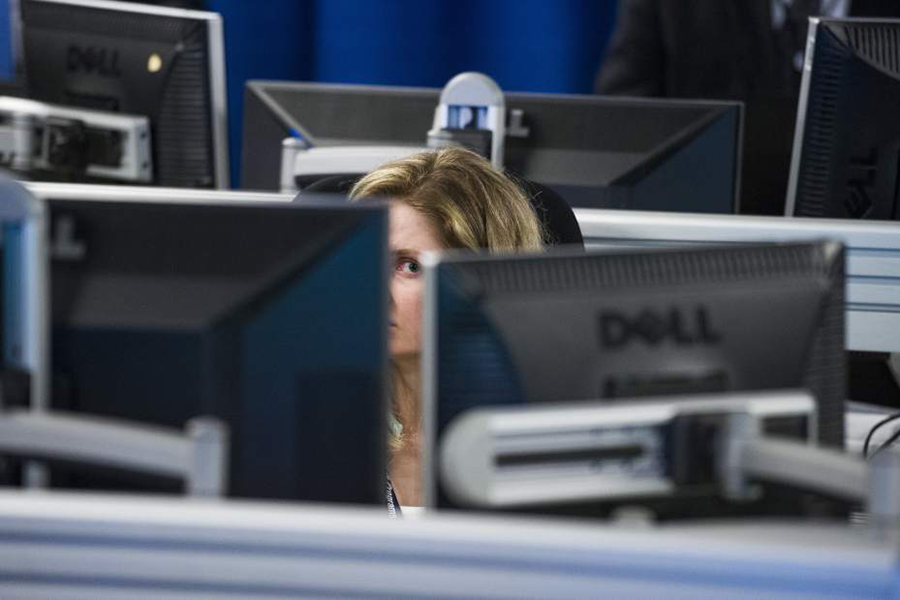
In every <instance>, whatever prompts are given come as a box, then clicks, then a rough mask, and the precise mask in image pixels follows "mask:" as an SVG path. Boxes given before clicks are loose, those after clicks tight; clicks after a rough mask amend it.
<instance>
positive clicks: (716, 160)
mask: <svg viewBox="0 0 900 600" xmlns="http://www.w3.org/2000/svg"><path fill="white" fill-rule="evenodd" d="M440 93H441V90H439V89H427V88H405V87H388V86H364V85H334V84H320V83H287V82H272V81H250V82H248V83H247V87H246V90H245V101H244V129H243V136H244V137H243V144H242V151H243V159H242V161H243V163H242V164H243V167H242V171H241V187H243V188H245V189H260V190H273V189H279V185H280V181H281V179H280V173H279V165H281V153H282V142H283V141H284V140H285V139H286V138H295V139H298V140H301V142H302V143H303V144H306V145H309V146H311V147H314V148H315V147H333V146H347V145H363V146H366V145H380V146H391V147H397V146H410V147H411V148H415V147H424V146H425V145H426V141H427V138H428V131H429V130H430V129H431V127H432V123H433V119H434V115H435V108H436V107H437V106H438V103H439V101H440ZM505 106H506V115H507V123H506V127H505V131H506V135H505V138H506V139H505V148H504V167H505V168H506V169H508V170H509V171H511V172H512V173H515V174H517V175H519V176H521V177H523V178H525V179H526V180H529V181H534V182H536V183H540V184H543V185H546V186H549V187H551V188H553V189H554V190H556V191H557V192H558V193H559V194H560V195H561V196H562V197H563V198H565V199H566V201H568V203H569V204H570V205H572V206H582V207H595V208H633V209H643V210H666V211H682V212H685V211H686V212H709V213H733V212H736V211H737V204H738V198H737V190H738V189H739V185H740V181H739V180H740V164H741V159H740V147H741V135H742V105H741V104H740V103H737V102H719V101H715V102H713V101H689V100H648V99H637V98H612V97H601V96H579V95H563V94H529V93H507V94H505Z"/></svg>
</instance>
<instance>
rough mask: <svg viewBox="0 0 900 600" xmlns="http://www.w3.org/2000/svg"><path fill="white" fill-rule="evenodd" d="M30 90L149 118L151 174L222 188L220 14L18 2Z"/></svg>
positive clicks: (225, 180)
mask: <svg viewBox="0 0 900 600" xmlns="http://www.w3.org/2000/svg"><path fill="white" fill-rule="evenodd" d="M18 1H19V2H20V10H21V42H22V51H23V57H22V60H23V64H24V71H25V78H26V82H27V90H28V94H29V96H30V97H32V98H34V99H36V100H41V101H44V102H50V103H55V104H61V105H68V106H75V107H80V108H90V109H96V110H103V111H112V112H123V113H128V114H134V115H143V116H146V117H149V119H150V123H151V138H152V144H153V151H152V154H153V168H154V177H153V182H154V183H155V184H157V185H164V186H171V187H206V188H213V187H215V188H228V187H229V185H230V180H229V173H228V139H227V123H226V101H225V62H224V61H225V58H224V56H225V55H224V48H223V37H222V19H221V17H220V16H219V15H218V14H216V13H212V12H202V11H191V10H183V9H176V8H167V7H158V6H150V5H147V4H139V3H133V2H113V1H107V0H18Z"/></svg>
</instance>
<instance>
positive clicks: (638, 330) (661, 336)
mask: <svg viewBox="0 0 900 600" xmlns="http://www.w3.org/2000/svg"><path fill="white" fill-rule="evenodd" d="M598 325H599V336H600V345H601V346H602V347H604V348H622V347H624V346H627V345H628V344H631V343H633V342H643V343H645V344H647V345H649V346H657V345H659V344H661V343H662V342H664V341H670V342H672V343H674V344H676V345H678V346H696V345H710V344H717V343H719V342H720V341H721V340H722V336H721V334H720V333H719V332H717V331H716V330H715V329H714V328H713V325H712V322H711V320H710V316H709V313H708V312H707V310H706V307H703V306H697V307H694V308H693V309H687V308H679V307H672V308H669V309H664V310H654V309H649V308H647V309H644V310H641V311H640V312H638V313H637V314H635V315H628V314H624V313H623V312H620V311H613V310H604V311H601V312H600V316H599V321H598Z"/></svg>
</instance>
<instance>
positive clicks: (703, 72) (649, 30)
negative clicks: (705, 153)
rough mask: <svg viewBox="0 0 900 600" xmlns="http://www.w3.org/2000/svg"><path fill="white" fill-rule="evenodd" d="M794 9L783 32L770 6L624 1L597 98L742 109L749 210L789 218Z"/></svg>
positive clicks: (875, 11)
mask: <svg viewBox="0 0 900 600" xmlns="http://www.w3.org/2000/svg"><path fill="white" fill-rule="evenodd" d="M795 3H796V5H795V6H798V7H799V6H800V5H801V4H802V1H801V0H795ZM898 4H900V3H898V2H895V1H893V0H853V1H852V2H851V5H850V13H851V15H866V16H896V15H900V6H898ZM796 10H797V14H794V15H790V16H789V17H788V19H787V20H786V26H785V27H783V28H780V29H776V28H774V27H773V19H772V14H771V2H769V0H689V1H686V0H675V1H673V0H620V2H619V14H618V21H617V24H616V30H615V32H614V33H613V36H612V39H611V41H610V45H609V48H608V50H607V55H606V60H605V62H604V64H603V67H602V68H601V70H600V73H599V75H598V77H597V82H596V91H597V92H598V93H601V94H614V95H632V96H662V97H675V98H715V99H732V100H742V101H744V102H745V103H746V107H747V111H746V114H745V121H744V141H745V143H744V165H743V174H742V177H743V185H742V186H741V206H742V208H741V212H745V213H760V214H781V213H783V210H784V196H785V193H786V189H787V177H788V168H789V165H790V152H791V145H792V142H793V132H794V118H795V115H796V110H797V95H798V90H799V85H800V73H799V71H798V70H797V69H796V68H795V65H794V56H795V54H796V52H797V50H798V49H800V48H802V47H803V40H804V38H805V19H806V15H805V14H802V13H803V11H804V10H805V9H801V8H797V9H796ZM791 27H794V29H791ZM800 28H803V29H800Z"/></svg>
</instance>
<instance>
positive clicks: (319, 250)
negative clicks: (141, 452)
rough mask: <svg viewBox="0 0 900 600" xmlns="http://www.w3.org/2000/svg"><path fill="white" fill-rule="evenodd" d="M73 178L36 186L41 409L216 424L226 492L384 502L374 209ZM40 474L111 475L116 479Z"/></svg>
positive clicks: (381, 294)
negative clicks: (42, 317)
mask: <svg viewBox="0 0 900 600" xmlns="http://www.w3.org/2000/svg"><path fill="white" fill-rule="evenodd" d="M68 187H70V188H71V187H72V186H68ZM85 187H86V190H84V191H83V193H82V199H81V200H74V199H71V198H58V197H57V198H55V197H54V195H53V194H52V193H50V192H47V191H45V192H44V193H43V194H40V195H41V196H42V197H43V198H45V199H46V201H47V205H48V207H49V221H50V224H51V234H52V235H51V249H52V253H53V260H52V268H51V287H52V300H51V306H52V344H51V346H52V355H51V364H52V372H53V382H52V390H53V393H52V399H51V408H52V409H56V410H66V411H75V412H77V413H83V414H90V415H99V416H108V417H116V418H124V419H128V420H132V421H139V422H144V423H153V424H160V425H170V426H178V427H181V426H183V424H184V423H185V421H186V420H187V419H189V418H191V417H194V416H197V415H211V416H214V417H218V418H221V419H222V420H224V422H225V423H227V424H228V426H229V428H230V432H231V444H232V452H231V470H230V477H229V479H230V486H229V495H231V496H233V497H243V498H273V499H289V500H314V501H328V502H361V503H374V504H383V502H384V497H385V496H384V494H385V458H384V455H385V448H386V446H385V443H386V442H385V435H384V432H385V431H386V415H387V407H386V404H385V400H384V398H385V381H386V380H385V368H386V361H387V321H386V307H387V292H386V289H387V288H386V285H387V275H388V269H387V264H388V262H387V254H386V252H387V250H386V235H387V234H386V231H387V229H386V227H387V225H386V224H387V217H386V212H385V210H384V209H383V208H382V207H378V206H372V207H362V206H349V205H337V204H336V203H334V202H330V203H328V204H323V205H317V204H316V203H315V202H313V201H312V200H308V201H307V202H306V203H305V204H304V205H299V204H296V203H293V204H292V203H288V202H277V203H272V202H268V203H267V202H257V201H253V202H241V201H237V200H224V199H221V198H217V196H218V195H220V194H223V195H225V196H227V195H228V194H225V193H222V192H207V194H208V196H209V197H208V198H207V199H206V200H205V201H204V200H199V199H197V198H194V199H179V198H178V196H177V195H172V196H171V197H170V198H169V200H167V201H165V200H158V201H152V202H151V201H135V200H127V197H125V195H123V197H121V198H120V200H119V201H110V200H104V199H103V197H104V194H103V193H98V194H96V195H97V196H98V198H97V199H90V196H91V193H90V189H91V187H92V186H85ZM107 189H108V188H107ZM128 189H132V190H133V188H128ZM136 194H137V195H140V192H139V191H137V192H136ZM195 194H196V192H195ZM55 475H57V477H56V482H57V484H59V485H62V486H64V487H68V486H73V487H88V488H105V487H110V486H113V487H119V486H121V483H120V479H119V477H120V475H119V474H116V476H115V477H106V476H105V475H102V474H101V475H96V474H92V475H91V476H87V475H82V474H79V475H75V474H72V473H68V472H61V471H57V472H56V473H55ZM160 483H165V482H158V481H151V482H145V481H135V482H130V483H129V484H128V486H127V487H129V488H130V489H145V490H146V489H149V490H153V489H159V485H158V484H160ZM163 489H169V488H167V487H165V486H164V487H163Z"/></svg>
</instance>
